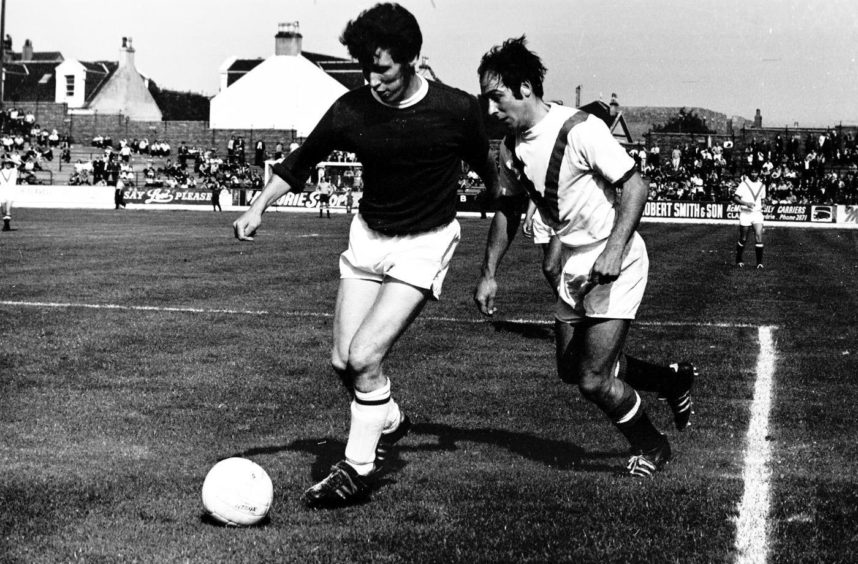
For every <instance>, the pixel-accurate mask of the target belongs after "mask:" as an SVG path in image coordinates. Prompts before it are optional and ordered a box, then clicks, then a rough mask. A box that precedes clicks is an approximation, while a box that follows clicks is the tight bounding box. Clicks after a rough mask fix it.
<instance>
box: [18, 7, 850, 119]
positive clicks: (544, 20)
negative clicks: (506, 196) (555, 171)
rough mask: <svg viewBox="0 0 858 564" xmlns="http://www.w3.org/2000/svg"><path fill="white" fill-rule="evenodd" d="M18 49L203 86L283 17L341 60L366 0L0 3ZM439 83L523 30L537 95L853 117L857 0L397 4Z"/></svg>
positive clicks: (175, 85)
mask: <svg viewBox="0 0 858 564" xmlns="http://www.w3.org/2000/svg"><path fill="white" fill-rule="evenodd" d="M3 1H4V2H5V6H6V8H5V22H4V23H5V32H6V33H7V34H9V35H11V36H12V40H13V49H14V50H16V51H20V49H21V45H22V44H23V42H24V40H25V39H30V40H31V41H32V43H33V48H34V50H35V51H60V52H62V54H63V56H64V57H65V58H66V59H77V60H82V61H96V60H111V61H116V60H118V58H119V48H120V46H121V43H122V37H126V36H127V37H131V38H132V39H133V46H134V48H135V49H136V53H135V61H136V64H137V68H138V70H139V71H140V72H141V73H143V74H145V75H146V76H148V77H150V78H152V79H153V80H155V82H156V83H158V85H159V86H161V87H162V88H168V89H171V90H180V91H191V92H198V93H203V94H206V95H214V94H217V91H218V71H219V68H220V66H221V65H222V64H223V62H224V61H226V60H227V59H228V58H230V57H233V56H235V57H238V58H244V59H253V58H266V57H269V56H271V55H273V53H274V35H275V34H276V33H277V25H278V24H279V23H284V22H293V21H297V22H299V24H300V30H301V33H302V35H303V48H304V50H306V51H311V52H315V53H323V54H327V55H333V56H340V57H344V58H347V57H348V54H347V52H346V50H345V48H344V47H343V46H342V45H341V44H340V43H339V40H338V38H339V35H340V33H341V32H342V29H343V27H344V26H345V24H346V23H347V22H348V21H349V20H351V19H353V18H354V17H355V16H357V15H358V14H359V13H360V11H361V10H363V9H365V8H368V7H370V6H372V5H373V4H374V3H375V2H374V1H365V0H3ZM400 4H402V5H403V6H405V7H406V8H408V9H409V10H410V11H411V12H412V13H413V14H414V15H415V16H416V17H417V20H418V22H419V23H420V27H421V30H422V32H423V53H422V54H423V55H424V56H426V57H428V58H429V64H430V65H431V66H432V68H433V70H434V71H435V73H436V75H437V76H438V77H439V78H440V79H441V80H442V81H443V82H445V83H447V84H450V85H452V86H455V87H457V88H461V89H462V90H465V91H468V92H470V93H472V94H476V93H478V90H479V85H478V79H477V75H476V68H477V65H478V64H479V60H480V57H481V56H482V54H483V53H485V52H486V51H487V50H488V49H489V48H491V47H492V46H493V45H496V44H498V43H501V42H502V41H503V40H504V39H507V38H509V37H517V36H520V35H526V36H527V38H528V43H529V46H530V48H531V49H533V50H534V51H535V52H536V53H537V54H539V55H540V57H541V58H542V60H543V62H544V64H545V66H546V67H547V68H548V74H547V76H546V80H545V97H546V98H547V99H556V100H563V101H564V102H565V103H566V104H568V105H573V104H574V103H575V88H576V87H577V86H580V87H581V103H582V104H585V103H588V102H591V101H593V100H598V99H601V100H604V101H605V102H608V101H610V99H611V94H612V93H616V94H617V97H618V100H619V103H620V105H621V106H623V105H625V106H678V107H688V108H692V107H702V108H706V109H709V110H713V111H716V112H721V113H724V114H727V115H728V116H741V117H744V118H747V119H753V117H754V114H755V113H756V110H757V109H759V110H760V112H761V115H762V118H763V125H764V126H767V127H780V126H790V127H792V126H794V125H795V124H796V123H797V124H798V126H799V127H812V126H829V125H837V124H840V123H842V124H844V125H858V66H856V57H858V1H856V0H801V1H796V0H709V1H700V0H646V1H644V0H615V1H613V2H612V1H610V0H401V1H400Z"/></svg>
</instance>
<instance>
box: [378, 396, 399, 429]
mask: <svg viewBox="0 0 858 564" xmlns="http://www.w3.org/2000/svg"><path fill="white" fill-rule="evenodd" d="M400 418H401V411H400V410H399V404H398V403H396V402H395V401H394V400H393V398H392V397H391V398H390V409H389V410H388V412H387V421H385V422H384V429H383V430H382V433H392V432H393V431H395V430H396V428H397V427H399V419H400Z"/></svg>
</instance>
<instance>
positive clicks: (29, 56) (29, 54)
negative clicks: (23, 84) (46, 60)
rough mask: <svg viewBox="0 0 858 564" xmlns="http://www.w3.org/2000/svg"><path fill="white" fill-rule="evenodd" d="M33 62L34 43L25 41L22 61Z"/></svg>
mask: <svg viewBox="0 0 858 564" xmlns="http://www.w3.org/2000/svg"><path fill="white" fill-rule="evenodd" d="M32 60H33V43H32V42H31V41H30V40H29V39H25V40H24V46H23V47H22V48H21V61H24V62H26V61H32Z"/></svg>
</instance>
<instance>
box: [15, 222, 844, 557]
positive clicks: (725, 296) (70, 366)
mask: <svg viewBox="0 0 858 564" xmlns="http://www.w3.org/2000/svg"><path fill="white" fill-rule="evenodd" d="M232 219H233V216H232V215H230V214H226V213H224V214H216V213H211V212H177V211H176V212H163V211H162V212H158V211H124V212H112V211H77V210H76V211H63V210H32V209H25V210H19V212H18V213H16V218H15V226H14V227H15V231H13V232H11V233H3V234H2V236H0V342H2V345H0V432H2V436H3V440H2V441H0V463H2V467H3V469H4V472H3V473H2V475H0V507H2V508H3V511H2V513H0V561H2V562H12V563H18V562H20V563H29V562H118V561H127V562H314V561H317V562H556V561H570V562H728V561H734V560H739V561H741V556H742V555H740V554H738V553H737V550H736V538H737V517H738V515H737V507H738V504H739V501H740V500H741V498H742V495H743V491H744V489H745V487H746V483H745V480H744V478H743V468H744V466H745V457H746V440H745V433H746V432H747V429H748V425H749V420H750V417H751V415H750V411H749V409H750V405H751V402H752V400H753V396H754V384H755V381H756V378H757V373H756V366H757V357H758V355H759V353H760V343H759V328H760V327H770V328H772V329H771V331H772V334H773V335H774V339H775V351H776V357H775V370H774V376H773V388H772V394H773V395H772V409H771V414H770V422H769V427H768V436H767V439H768V440H769V441H770V445H771V447H772V448H771V450H772V456H771V459H770V460H769V462H768V467H769V468H770V469H771V471H772V473H771V479H770V486H771V497H770V506H769V508H768V510H766V509H765V508H761V510H760V515H761V516H762V517H761V518H762V519H764V520H765V530H766V531H767V533H766V538H765V539H763V541H764V542H763V546H764V547H765V550H766V552H765V553H764V554H767V555H768V559H769V560H770V561H772V562H810V561H813V562H852V561H856V560H858V537H856V535H855V527H854V524H855V523H856V522H858V509H856V508H858V478H856V475H855V472H854V463H855V459H854V456H855V454H854V453H855V440H854V437H855V436H856V431H858V425H856V423H855V420H854V407H853V406H854V405H855V404H856V391H855V386H854V383H855V382H854V375H855V374H856V373H858V371H856V360H855V359H856V355H858V348H856V343H858V329H856V326H855V320H856V318H858V303H856V300H858V293H856V292H855V281H856V280H858V259H856V257H858V253H856V251H858V232H856V231H841V230H812V229H797V228H782V227H770V228H769V229H768V230H767V239H766V256H767V261H766V266H767V268H766V269H765V270H762V271H757V270H753V269H747V268H746V269H744V270H737V269H734V267H733V266H732V262H733V256H732V254H733V247H734V245H735V226H719V225H677V224H644V225H643V226H642V228H641V232H642V234H643V236H644V238H645V239H646V241H647V245H648V248H649V253H650V261H651V277H650V283H649V288H648V291H647V296H646V298H645V300H644V304H643V307H642V308H641V311H640V315H639V322H638V323H637V324H636V325H635V326H634V327H633V329H632V332H631V333H630V337H629V341H628V346H627V350H628V351H629V352H630V354H634V355H636V356H640V357H642V358H647V359H650V360H653V361H655V362H670V361H673V360H679V359H689V360H693V361H694V362H695V363H697V364H698V366H699V368H700V370H701V377H700V380H699V382H698V385H697V388H696V390H695V402H696V412H697V415H696V418H695V419H694V422H693V427H692V428H691V430H689V431H688V432H686V433H682V434H678V433H676V432H675V431H674V430H673V428H672V426H671V422H670V413H669V410H668V409H667V408H666V406H664V405H663V404H661V403H660V402H657V401H656V400H655V398H654V397H652V396H650V395H646V396H645V397H644V401H645V402H646V404H647V406H648V410H649V411H650V415H651V417H652V418H653V420H654V422H655V423H656V424H657V425H658V426H659V427H660V428H661V429H662V430H663V431H665V432H666V433H667V434H668V436H669V438H670V440H671V442H672V445H673V448H674V452H675V455H676V458H675V460H674V461H673V462H672V463H671V464H670V465H669V467H668V469H667V471H665V472H664V473H662V474H660V475H659V476H658V477H657V478H656V479H654V480H647V481H639V480H636V479H630V478H628V477H626V476H625V475H624V474H623V473H622V467H623V464H624V462H625V459H626V453H625V448H626V447H625V444H624V441H623V440H622V438H621V437H620V436H619V434H618V433H617V432H616V431H615V430H614V429H613V428H612V426H611V425H610V424H609V423H608V421H607V420H606V419H605V418H604V416H603V415H602V414H601V413H600V412H598V410H597V409H595V408H594V407H593V406H592V405H590V404H588V403H587V402H586V401H584V400H582V399H581V398H580V396H579V394H578V392H577V390H576V389H574V388H571V387H569V386H566V385H564V384H562V383H561V382H560V381H559V380H558V379H557V378H556V376H555V375H554V369H553V333H552V326H551V323H550V320H551V303H550V301H551V300H550V292H549V290H548V287H547V285H546V284H545V282H544V281H543V280H542V278H541V274H540V272H539V261H540V254H539V251H538V250H537V248H536V247H534V246H533V245H531V244H530V243H529V242H528V241H526V240H525V239H523V238H522V239H519V240H518V241H517V242H516V243H515V245H514V246H513V248H512V249H511V250H510V253H509V254H508V256H507V257H506V259H505V261H504V264H503V266H502V271H501V274H500V284H501V289H500V297H499V301H498V307H499V313H498V315H497V319H494V320H491V321H485V320H483V319H481V317H480V316H479V314H478V312H477V310H476V308H475V307H474V306H473V304H472V300H471V293H472V288H473V284H474V282H475V277H476V274H477V269H478V266H479V262H480V260H481V257H482V248H483V244H484V241H485V236H486V231H487V228H488V221H487V220H479V219H463V220H461V222H462V227H463V242H462V244H461V245H460V248H459V251H458V252H457V255H456V257H455V259H454V261H453V266H452V269H451V272H450V275H449V276H448V278H447V282H446V283H445V288H444V295H443V297H442V300H441V301H440V302H437V303H432V304H430V305H429V306H428V307H427V308H426V310H425V311H424V313H423V315H422V317H421V318H420V319H419V320H418V321H417V322H416V323H415V325H414V326H413V327H412V328H411V329H410V330H409V332H408V333H407V334H406V336H405V337H404V338H403V339H402V341H401V342H400V343H398V344H397V346H396V348H395V349H394V351H393V353H392V355H391V357H390V359H389V361H388V364H387V370H388V372H389V373H390V375H391V377H392V380H393V386H394V393H395V396H396V397H397V399H398V401H399V402H400V403H401V405H402V406H403V408H404V409H406V410H407V411H408V412H409V414H410V415H411V416H412V418H413V419H414V421H415V426H414V429H413V432H412V434H411V435H410V436H409V437H408V438H407V439H405V440H404V441H403V443H402V447H401V448H400V450H399V456H398V458H397V459H396V464H395V465H394V471H392V472H391V473H389V474H388V475H387V477H386V480H385V483H384V484H383V486H382V487H381V488H380V489H379V490H378V491H377V492H375V493H374V495H373V499H372V501H371V502H370V503H367V504H364V505H359V506H356V507H350V508H346V509H340V510H333V511H310V510H307V509H304V508H303V507H302V506H301V505H300V503H299V502H298V498H299V496H300V493H301V492H302V491H303V490H304V489H305V488H306V487H308V486H309V485H310V484H312V483H313V482H314V481H315V480H317V479H319V478H321V477H323V475H324V474H325V473H326V471H327V468H328V467H329V466H330V464H331V463H333V462H335V461H336V460H338V459H339V458H340V457H341V456H342V451H343V448H344V441H345V438H346V431H347V430H346V424H347V399H346V397H345V394H344V392H343V391H342V390H341V387H340V385H339V383H338V381H337V379H336V378H335V377H334V376H333V375H332V373H331V371H330V369H329V367H328V357H329V352H328V351H329V346H330V332H331V318H330V313H331V311H332V304H333V299H334V296H335V292H336V286H337V277H338V273H337V255H338V253H339V252H340V251H341V250H342V249H343V248H344V245H345V242H346V236H347V222H348V218H347V217H346V216H343V215H337V216H334V217H333V218H332V219H331V220H320V219H318V218H316V217H315V216H313V215H312V214H309V215H308V214H292V213H269V214H266V216H265V223H264V225H263V229H262V230H261V231H260V233H259V235H258V237H257V240H256V241H254V242H253V243H244V244H242V243H238V242H237V241H235V240H233V239H232V234H231V228H230V222H231V221H232ZM752 255H753V252H752V249H751V248H750V247H749V251H748V255H747V257H746V258H748V259H750V260H749V261H748V262H753V258H752ZM227 456H245V457H247V458H251V459H253V460H254V461H256V462H257V463H259V464H261V465H262V466H263V467H264V468H266V470H267V471H268V473H269V474H270V475H271V478H272V479H273V481H274V485H275V499H274V506H273V508H272V511H271V515H270V519H269V520H267V521H266V522H265V524H264V525H263V526H260V527H253V528H247V529H232V528H223V527H218V526H214V525H212V524H211V523H210V522H209V521H208V520H206V519H205V518H204V517H203V514H202V513H203V512H202V506H201V502H200V488H201V486H202V481H203V478H204V477H205V474H206V472H207V471H208V469H209V468H210V467H211V466H212V465H213V464H214V463H215V462H216V461H217V460H219V459H222V458H225V457H227Z"/></svg>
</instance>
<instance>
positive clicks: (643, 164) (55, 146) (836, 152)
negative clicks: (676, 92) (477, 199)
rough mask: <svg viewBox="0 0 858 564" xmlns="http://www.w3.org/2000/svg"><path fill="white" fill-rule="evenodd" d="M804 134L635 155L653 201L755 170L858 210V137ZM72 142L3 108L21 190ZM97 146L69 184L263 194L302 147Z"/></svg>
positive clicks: (2, 129) (796, 197)
mask: <svg viewBox="0 0 858 564" xmlns="http://www.w3.org/2000/svg"><path fill="white" fill-rule="evenodd" d="M801 135H803V137H802V136H800V135H799V134H798V133H790V132H787V131H785V132H784V134H783V135H777V136H775V137H774V138H763V139H759V138H754V139H752V140H751V141H750V142H747V143H745V145H744V146H743V147H741V148H740V147H738V146H736V145H734V142H733V141H732V140H729V139H727V140H722V141H718V142H714V143H709V144H690V143H683V144H670V143H668V142H666V141H665V140H662V141H661V144H662V145H663V146H660V144H659V143H651V144H649V145H647V144H638V145H633V146H629V147H628V148H627V150H628V152H629V154H630V155H631V156H632V157H633V158H634V159H635V162H636V163H637V166H638V168H639V169H640V171H641V174H642V175H643V177H644V178H645V179H646V180H647V182H649V187H650V194H649V198H650V199H651V200H686V201H707V202H727V201H729V200H730V198H731V195H732V191H733V189H734V188H735V186H736V185H737V184H738V182H739V180H740V179H741V175H742V174H745V173H746V172H747V171H748V170H750V169H755V170H758V171H760V175H761V179H762V180H763V181H764V183H765V184H766V186H767V192H768V194H769V199H770V200H771V201H772V202H774V203H787V204H809V203H816V204H835V203H839V204H858V138H856V135H855V134H854V133H852V132H846V133H841V132H839V131H838V130H836V129H830V130H827V131H818V132H807V133H803V134H801ZM71 142H72V140H71V139H70V138H69V137H67V136H66V135H62V134H60V133H59V132H58V131H57V129H55V128H49V127H44V128H43V127H41V126H40V124H39V123H38V122H37V121H36V119H35V116H34V115H33V113H32V112H30V111H22V110H19V109H16V108H14V107H12V108H7V109H4V110H2V111H0V144H2V151H3V153H4V154H5V155H6V156H8V157H9V158H10V159H11V160H12V161H13V162H15V163H16V165H17V166H18V169H19V176H20V182H21V183H30V184H36V183H40V182H41V181H42V180H40V178H39V176H38V175H37V174H36V173H37V172H39V171H42V170H45V168H46V162H50V161H53V160H54V159H55V158H59V159H60V161H61V162H64V163H69V164H71ZM91 146H92V147H93V148H94V149H96V150H97V152H96V153H95V155H94V156H92V158H90V159H87V160H84V159H79V160H78V161H77V162H76V163H74V164H73V166H74V173H73V174H72V175H71V177H70V179H69V183H70V184H72V185H111V186H113V185H115V184H116V182H117V180H119V179H121V180H122V181H123V183H124V184H125V185H126V186H137V185H140V186H148V187H164V186H170V187H182V188H205V189H212V188H214V187H215V186H218V187H219V188H221V189H223V188H226V189H260V188H261V187H262V177H261V173H260V169H261V168H262V167H264V162H265V160H266V159H270V158H273V159H279V158H282V157H284V156H285V155H287V154H288V153H289V152H291V151H292V150H294V149H295V148H296V147H297V144H296V143H292V144H291V145H289V146H288V147H284V145H283V143H282V142H279V141H278V142H277V143H276V144H275V145H274V147H273V151H269V150H267V147H266V145H265V142H264V140H256V141H255V142H251V144H247V145H246V143H245V139H244V138H243V137H242V136H235V135H234V136H232V137H230V139H229V140H228V141H227V143H226V147H225V153H220V152H219V151H218V149H217V148H216V147H201V146H188V145H187V144H186V143H185V142H182V143H181V144H180V145H179V146H178V147H175V148H174V147H171V145H170V143H169V142H168V141H167V140H164V139H154V140H151V141H150V140H149V139H147V138H142V139H136V138H135V139H120V140H119V141H117V142H114V140H113V139H111V138H110V137H109V136H106V135H96V136H94V137H93V139H92V142H91ZM57 153H58V155H57ZM328 160H330V161H334V162H354V161H355V160H356V159H355V155H354V154H353V153H346V152H342V151H335V152H334V153H332V154H331V155H330V156H329V159H328ZM141 161H142V164H141ZM251 162H252V165H251V164H250V163H251ZM135 164H136V167H135ZM344 170H346V169H344ZM335 178H336V177H335ZM338 180H339V178H338ZM345 180H351V179H350V178H346V179H345ZM475 181H476V180H475V179H473V178H471V177H469V176H468V175H467V172H464V173H463V176H462V178H461V180H460V188H461V189H462V190H467V189H471V188H474V182H475ZM335 184H336V186H337V188H338V189H345V188H346V186H340V183H339V182H335Z"/></svg>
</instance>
